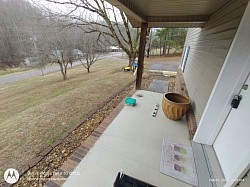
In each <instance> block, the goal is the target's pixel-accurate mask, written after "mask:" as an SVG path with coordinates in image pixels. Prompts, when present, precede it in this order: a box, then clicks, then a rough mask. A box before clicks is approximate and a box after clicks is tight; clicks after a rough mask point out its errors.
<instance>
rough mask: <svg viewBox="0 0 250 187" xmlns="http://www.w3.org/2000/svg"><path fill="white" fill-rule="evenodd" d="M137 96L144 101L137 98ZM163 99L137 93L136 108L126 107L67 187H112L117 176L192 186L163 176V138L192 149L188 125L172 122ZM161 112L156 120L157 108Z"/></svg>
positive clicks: (76, 171) (145, 93)
mask: <svg viewBox="0 0 250 187" xmlns="http://www.w3.org/2000/svg"><path fill="white" fill-rule="evenodd" d="M137 94H141V95H143V97H137V96H136V95H137ZM162 97H163V95H162V94H160V93H153V92H149V91H142V90H141V91H137V92H136V93H135V94H134V95H133V98H136V99H137V105H136V106H135V107H131V106H125V107H124V108H123V109H122V111H121V112H120V113H119V114H118V116H117V117H116V118H115V119H114V121H113V122H112V123H111V124H110V125H109V126H108V128H107V129H106V130H105V131H104V132H103V134H102V135H101V136H100V138H99V139H98V140H97V142H96V143H95V144H94V146H93V147H92V148H91V149H90V150H89V151H88V153H87V155H86V156H85V157H84V158H83V159H82V160H81V162H80V163H79V165H78V166H77V167H76V168H75V170H74V173H73V174H72V175H70V176H69V178H68V179H67V180H66V182H65V183H64V184H63V186H64V187H78V186H83V187H85V186H86V187H100V186H101V187H111V186H113V183H114V181H115V178H116V176H117V173H118V172H119V171H120V170H121V169H122V170H123V171H124V173H125V174H127V175H129V176H132V177H134V178H137V179H139V180H142V181H145V182H147V183H150V184H152V185H155V186H158V187H165V186H172V187H189V186H190V185H188V184H186V183H183V182H181V181H179V180H176V179H174V178H172V177H169V176H167V175H164V174H161V173H160V160H161V149H162V141H163V138H168V139H169V140H172V141H175V142H178V143H181V144H186V145H190V144H191V143H190V141H189V139H188V129H187V126H186V122H185V121H184V119H183V120H181V121H171V120H168V119H167V118H166V117H165V116H164V114H163V112H162V110H161V100H162ZM157 103H159V104H160V108H159V111H158V113H157V116H156V117H152V112H153V110H154V108H155V105H156V104H157Z"/></svg>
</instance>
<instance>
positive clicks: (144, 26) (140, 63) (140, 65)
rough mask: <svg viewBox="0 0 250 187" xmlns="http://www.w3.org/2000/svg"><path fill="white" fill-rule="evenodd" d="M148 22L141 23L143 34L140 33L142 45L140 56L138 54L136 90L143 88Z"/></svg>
mask: <svg viewBox="0 0 250 187" xmlns="http://www.w3.org/2000/svg"><path fill="white" fill-rule="evenodd" d="M147 28H148V23H145V22H144V23H141V35H140V45H139V56H138V69H137V75H136V90H140V89H141V81H142V72H143V66H144V56H145V45H146V37H147Z"/></svg>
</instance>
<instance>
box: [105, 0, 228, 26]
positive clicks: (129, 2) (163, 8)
mask: <svg viewBox="0 0 250 187" xmlns="http://www.w3.org/2000/svg"><path fill="white" fill-rule="evenodd" d="M106 1H107V2H109V3H111V4H112V5H114V6H116V7H117V8H119V9H120V10H122V11H124V12H125V13H126V14H127V16H128V18H129V20H130V22H131V24H132V26H133V27H141V22H148V27H202V26H203V25H204V24H205V22H206V21H207V20H208V19H209V17H210V16H211V15H212V14H213V13H214V12H215V11H217V10H218V9H219V8H220V7H222V6H223V5H224V4H225V3H226V2H227V1H228V0H147V1H145V0H106Z"/></svg>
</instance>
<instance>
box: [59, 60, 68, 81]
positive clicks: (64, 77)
mask: <svg viewBox="0 0 250 187" xmlns="http://www.w3.org/2000/svg"><path fill="white" fill-rule="evenodd" d="M59 65H60V70H61V73H62V76H63V80H66V79H67V75H66V74H65V73H64V70H63V65H62V63H59Z"/></svg>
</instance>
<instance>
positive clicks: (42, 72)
mask: <svg viewBox="0 0 250 187" xmlns="http://www.w3.org/2000/svg"><path fill="white" fill-rule="evenodd" d="M40 70H41V73H42V76H44V73H43V68H41V69H40Z"/></svg>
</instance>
